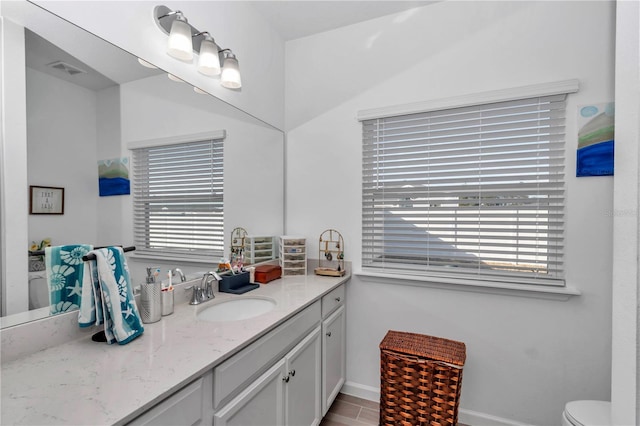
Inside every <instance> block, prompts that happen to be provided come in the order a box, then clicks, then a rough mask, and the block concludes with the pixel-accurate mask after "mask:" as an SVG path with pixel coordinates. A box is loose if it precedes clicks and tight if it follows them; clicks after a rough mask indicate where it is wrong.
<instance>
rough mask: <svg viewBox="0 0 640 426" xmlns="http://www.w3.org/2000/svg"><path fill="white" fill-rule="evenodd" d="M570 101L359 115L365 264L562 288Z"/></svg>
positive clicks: (407, 271) (389, 270)
mask: <svg viewBox="0 0 640 426" xmlns="http://www.w3.org/2000/svg"><path fill="white" fill-rule="evenodd" d="M565 99H566V95H564V94H562V95H553V96H544V97H534V98H528V99H519V100H512V101H505V102H496V103H489V104H482V105H474V106H466V107H461V108H452V109H446V110H439V111H429V112H424V113H415V114H406V115H400V116H394V117H385V118H377V119H370V120H364V121H363V186H362V197H363V198H362V203H363V204H362V264H363V269H364V270H368V271H371V272H387V273H399V274H413V275H425V276H438V275H440V276H447V277H449V276H459V277H461V278H466V277H468V278H473V279H476V280H477V279H479V280H490V281H506V282H515V283H518V282H522V283H535V284H548V285H564V281H563V248H564V242H563V240H564V191H565V188H564V187H565V185H564V151H565V143H564V139H565V110H566V105H565Z"/></svg>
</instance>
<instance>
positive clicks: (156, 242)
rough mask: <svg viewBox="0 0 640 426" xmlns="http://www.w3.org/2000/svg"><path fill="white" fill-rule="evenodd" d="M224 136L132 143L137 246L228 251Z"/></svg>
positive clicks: (195, 252)
mask: <svg viewBox="0 0 640 426" xmlns="http://www.w3.org/2000/svg"><path fill="white" fill-rule="evenodd" d="M223 163H224V162H223V137H220V138H212V139H207V140H195V141H193V142H186V143H179V144H161V145H158V146H150V147H144V148H137V149H133V173H134V190H133V193H134V197H133V213H134V241H135V245H136V248H137V251H138V252H142V253H145V254H155V255H161V256H173V257H184V256H185V255H186V256H189V257H191V258H200V257H203V258H208V259H212V258H213V257H217V256H220V255H221V253H223V251H224V235H223V234H224V193H223V187H224V178H223V176H224V174H223Z"/></svg>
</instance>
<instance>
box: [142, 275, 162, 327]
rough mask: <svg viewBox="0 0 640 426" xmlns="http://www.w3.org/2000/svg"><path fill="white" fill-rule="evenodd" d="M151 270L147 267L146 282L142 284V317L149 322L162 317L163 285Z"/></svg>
mask: <svg viewBox="0 0 640 426" xmlns="http://www.w3.org/2000/svg"><path fill="white" fill-rule="evenodd" d="M151 271H152V269H151V268H147V277H146V282H145V283H144V284H141V285H140V318H141V319H142V322H143V323H147V324H148V323H152V322H157V321H160V318H162V285H161V284H160V283H159V282H156V275H157V274H152V273H151Z"/></svg>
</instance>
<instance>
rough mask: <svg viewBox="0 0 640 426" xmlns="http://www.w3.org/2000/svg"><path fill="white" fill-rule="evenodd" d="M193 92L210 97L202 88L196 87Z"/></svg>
mask: <svg viewBox="0 0 640 426" xmlns="http://www.w3.org/2000/svg"><path fill="white" fill-rule="evenodd" d="M193 91H194V92H196V93H198V94H200V95H208V94H209V93H207V92H205V91H204V90H202V89H201V88H199V87H195V86H193Z"/></svg>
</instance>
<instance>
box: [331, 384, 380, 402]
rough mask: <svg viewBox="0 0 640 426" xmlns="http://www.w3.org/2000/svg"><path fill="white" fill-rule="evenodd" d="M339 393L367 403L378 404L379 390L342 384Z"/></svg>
mask: <svg viewBox="0 0 640 426" xmlns="http://www.w3.org/2000/svg"><path fill="white" fill-rule="evenodd" d="M340 392H341V393H344V394H347V395H351V396H355V397H358V398H362V399H366V400H368V401H375V402H380V388H374V387H373V386H366V385H361V384H359V383H353V382H344V385H342V389H341V390H340Z"/></svg>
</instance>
